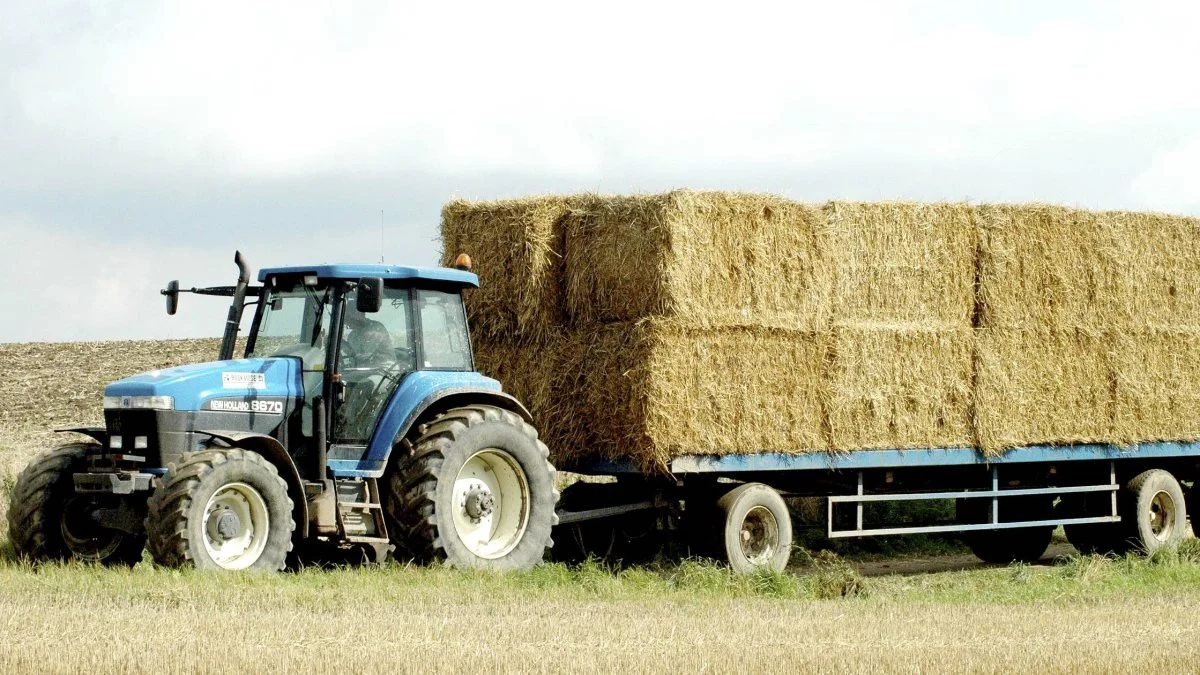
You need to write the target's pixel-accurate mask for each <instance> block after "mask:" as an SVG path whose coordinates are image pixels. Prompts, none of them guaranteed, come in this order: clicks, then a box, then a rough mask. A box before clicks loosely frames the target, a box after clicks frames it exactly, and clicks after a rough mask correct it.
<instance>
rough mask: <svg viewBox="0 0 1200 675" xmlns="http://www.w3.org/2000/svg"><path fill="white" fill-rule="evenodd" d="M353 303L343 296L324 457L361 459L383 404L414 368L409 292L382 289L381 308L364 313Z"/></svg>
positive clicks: (354, 297)
mask: <svg viewBox="0 0 1200 675" xmlns="http://www.w3.org/2000/svg"><path fill="white" fill-rule="evenodd" d="M356 301H357V294H356V291H354V290H351V291H349V292H347V293H346V294H345V296H344V304H343V312H342V314H343V317H342V335H341V339H340V341H339V348H338V354H337V361H336V367H335V370H334V373H335V377H336V378H337V380H338V381H339V382H340V384H339V388H340V389H341V393H340V395H338V396H334V407H333V418H332V423H331V425H330V442H331V445H332V446H333V447H331V448H330V458H338V459H361V457H362V456H363V454H364V453H365V452H366V446H367V444H368V443H369V442H370V440H371V434H372V432H373V431H374V430H375V425H376V423H377V422H378V420H379V416H380V414H382V412H383V409H384V406H385V405H386V404H387V401H388V399H389V398H391V396H392V394H393V393H394V392H395V391H396V387H398V386H399V384H400V381H401V380H403V379H404V376H406V375H408V374H409V373H410V372H412V371H413V369H414V368H415V366H416V357H415V350H414V342H413V341H414V337H415V336H414V331H413V317H412V298H411V292H410V289H408V288H400V287H395V288H392V287H387V286H385V287H384V290H383V307H382V308H381V309H380V310H379V311H378V312H374V313H370V314H363V313H361V312H359V311H358V310H357V308H356V307H355V304H356Z"/></svg>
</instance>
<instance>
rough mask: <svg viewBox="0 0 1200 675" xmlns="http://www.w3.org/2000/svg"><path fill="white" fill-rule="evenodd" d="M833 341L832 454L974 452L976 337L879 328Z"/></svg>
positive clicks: (829, 380)
mask: <svg viewBox="0 0 1200 675" xmlns="http://www.w3.org/2000/svg"><path fill="white" fill-rule="evenodd" d="M833 336H834V337H833V348H832V350H831V356H830V360H829V372H828V374H827V375H826V376H825V380H826V384H827V386H828V387H829V388H830V394H829V404H828V419H829V423H828V426H829V433H830V444H831V446H832V447H834V448H837V449H839V450H853V449H862V448H912V447H924V448H946V447H967V446H974V445H975V434H974V422H973V419H972V414H973V395H972V389H973V381H972V380H973V369H974V366H973V362H972V361H973V358H974V335H973V332H972V331H971V330H970V329H965V330H929V329H923V328H912V327H898V326H888V325H876V326H859V327H854V328H844V327H843V328H838V329H836V330H835V331H834V333H833Z"/></svg>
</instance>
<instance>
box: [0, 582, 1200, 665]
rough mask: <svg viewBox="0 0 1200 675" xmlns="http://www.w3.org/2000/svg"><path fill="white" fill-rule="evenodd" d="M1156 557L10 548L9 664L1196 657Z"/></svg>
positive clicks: (1120, 661) (1190, 660) (1192, 623)
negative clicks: (128, 563)
mask: <svg viewBox="0 0 1200 675" xmlns="http://www.w3.org/2000/svg"><path fill="white" fill-rule="evenodd" d="M1081 562H1084V561H1081ZM1150 569H1151V568H1150V566H1148V565H1146V566H1141V567H1139V568H1138V569H1137V570H1133V571H1126V570H1123V569H1121V566H1120V565H1119V564H1116V563H1106V562H1103V561H1100V562H1097V563H1091V562H1087V564H1086V565H1084V564H1074V565H1067V566H1063V567H1059V568H1028V567H1017V568H1011V569H1003V568H1001V569H993V570H979V571H975V572H954V573H944V574H934V575H922V576H917V577H884V578H872V579H869V580H868V581H869V582H870V584H871V586H870V588H871V592H870V594H869V595H868V596H867V597H866V598H848V599H838V600H812V599H810V598H811V595H809V594H810V593H812V592H815V590H816V586H815V585H814V584H810V583H808V582H806V580H805V578H804V577H790V576H787V575H785V576H782V577H779V578H777V579H768V578H763V579H761V580H754V579H750V580H746V581H739V582H735V581H732V580H730V579H729V577H728V576H727V575H725V574H724V573H723V572H722V571H720V570H716V569H712V568H705V567H697V566H694V565H691V566H689V565H685V566H683V567H681V568H678V569H676V570H673V571H667V572H665V573H656V572H651V571H642V570H632V571H630V572H627V573H624V574H623V575H621V576H619V577H617V576H614V575H612V574H609V573H606V572H603V571H587V570H584V571H580V572H578V573H568V572H566V571H565V570H563V569H562V568H559V567H554V566H551V567H546V568H541V569H538V570H534V571H533V572H531V573H528V574H524V575H507V576H497V575H486V574H474V575H472V574H460V573H455V572H450V571H447V570H437V569H434V570H420V569H404V568H398V567H394V568H388V569H384V570H363V571H344V572H332V573H326V572H317V573H303V574H299V575H270V576H266V575H257V576H256V575H238V574H228V575H203V574H195V573H175V572H166V571H160V570H154V569H152V568H147V569H142V568H141V567H139V568H137V569H135V570H134V571H132V572H117V571H103V570H94V569H89V568H82V567H65V568H53V567H52V568H49V569H46V570H43V571H41V572H40V573H33V572H31V571H30V570H28V569H25V568H21V567H0V617H2V618H0V631H2V632H3V635H4V636H5V648H4V649H3V650H0V669H3V670H4V671H5V672H28V671H37V672H64V673H66V672H79V671H82V670H87V671H93V672H154V673H177V672H241V671H258V670H261V669H262V668H263V666H264V664H270V665H269V667H270V670H271V671H272V672H287V673H291V672H326V671H335V670H336V671H339V672H371V673H384V672H396V671H402V672H418V671H419V672H461V671H462V669H463V668H464V667H469V668H472V669H478V670H482V671H488V672H491V671H523V672H561V671H570V672H583V671H587V672H595V671H600V672H645V671H661V670H671V671H689V672H731V671H737V672H783V671H787V672H796V671H805V672H807V671H822V672H824V671H838V672H864V671H870V672H879V671H886V672H929V671H934V672H944V671H955V672H1018V671H1025V672H1048V671H1049V672H1065V673H1073V672H1095V671H1098V670H1099V671H1134V670H1137V671H1150V672H1156V671H1157V672H1187V671H1190V670H1192V669H1194V666H1195V663H1196V658H1197V656H1200V629H1198V628H1197V626H1198V625H1200V594H1198V593H1197V591H1196V590H1195V588H1196V582H1197V581H1198V578H1197V575H1196V573H1195V570H1194V566H1192V567H1184V566H1177V567H1171V568H1163V570H1162V571H1161V572H1147V571H1146V570H1150ZM789 589H791V590H789ZM805 589H809V590H805ZM793 592H796V593H800V595H798V596H793V595H792V593H793ZM1148 617H1153V618H1152V619H1150V618H1148Z"/></svg>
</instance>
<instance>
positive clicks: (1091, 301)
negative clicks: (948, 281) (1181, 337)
mask: <svg viewBox="0 0 1200 675" xmlns="http://www.w3.org/2000/svg"><path fill="white" fill-rule="evenodd" d="M976 217H977V219H978V221H979V225H980V232H981V245H980V269H979V281H980V284H979V297H980V322H981V325H982V326H985V327H993V328H999V327H1012V328H1020V327H1023V328H1085V329H1088V330H1117V329H1126V328H1135V329H1141V328H1168V329H1172V328H1184V327H1200V220H1197V219H1196V218H1184V217H1181V216H1168V215H1162V214H1155V213H1134V212H1128V211H1103V212H1093V211H1083V210H1079V209H1071V208H1065V207H1058V206H1047V205H1044V204H1029V205H1019V206H1016V205H985V206H980V207H978V208H977V209H976Z"/></svg>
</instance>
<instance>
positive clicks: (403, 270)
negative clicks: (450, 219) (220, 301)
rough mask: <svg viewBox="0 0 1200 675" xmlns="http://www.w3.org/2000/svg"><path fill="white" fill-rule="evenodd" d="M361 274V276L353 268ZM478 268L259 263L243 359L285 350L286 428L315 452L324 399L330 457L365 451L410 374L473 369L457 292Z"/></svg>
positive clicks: (297, 447) (298, 445)
mask: <svg viewBox="0 0 1200 675" xmlns="http://www.w3.org/2000/svg"><path fill="white" fill-rule="evenodd" d="M359 275H363V276H359ZM473 277H474V275H472V274H470V273H468V272H464V271H459V270H448V269H443V270H421V269H419V268H411V267H394V266H383V265H369V266H368V265H355V266H345V265H331V266H320V267H314V268H280V269H266V270H263V271H262V273H261V274H260V276H259V279H260V281H262V289H261V291H260V300H259V301H258V303H257V309H256V312H255V316H254V320H253V323H252V324H251V328H250V333H249V335H248V337H247V341H246V347H245V358H246V359H249V360H258V359H278V358H288V359H292V360H294V361H295V363H296V365H297V369H298V371H299V373H300V378H299V382H300V388H299V391H298V392H297V393H296V410H297V411H298V412H299V414H298V415H297V416H296V418H295V419H293V420H292V421H291V424H290V425H289V428H288V429H287V430H286V435H287V437H288V439H289V441H291V442H290V443H288V445H290V446H292V447H293V448H294V451H295V452H297V453H300V454H308V453H310V452H313V451H314V450H315V448H313V444H314V443H315V442H316V441H317V440H318V436H319V434H317V433H315V432H314V428H313V420H314V417H315V414H314V410H315V408H316V405H317V404H319V403H320V402H325V404H326V409H327V411H328V415H329V425H328V441H329V443H330V446H329V451H330V456H331V457H334V458H335V459H337V460H338V461H342V462H345V461H347V460H362V459H363V457H365V456H366V454H367V448H368V447H369V445H370V442H371V440H372V436H373V434H374V431H375V429H376V427H377V423H378V421H379V418H380V416H381V415H382V413H383V411H384V409H385V406H386V405H387V403H388V402H389V401H390V400H391V398H392V396H393V395H394V394H395V393H396V391H397V389H398V388H399V386H400V383H401V382H403V381H404V380H405V378H407V377H408V376H409V375H410V374H413V373H415V372H417V371H424V372H460V373H461V372H472V371H473V370H474V365H473V362H472V357H471V341H470V335H469V334H468V332H467V320H466V313H465V311H464V308H463V303H462V296H461V291H462V289H463V288H467V287H473V286H475V285H476V284H475V281H474V279H473Z"/></svg>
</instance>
